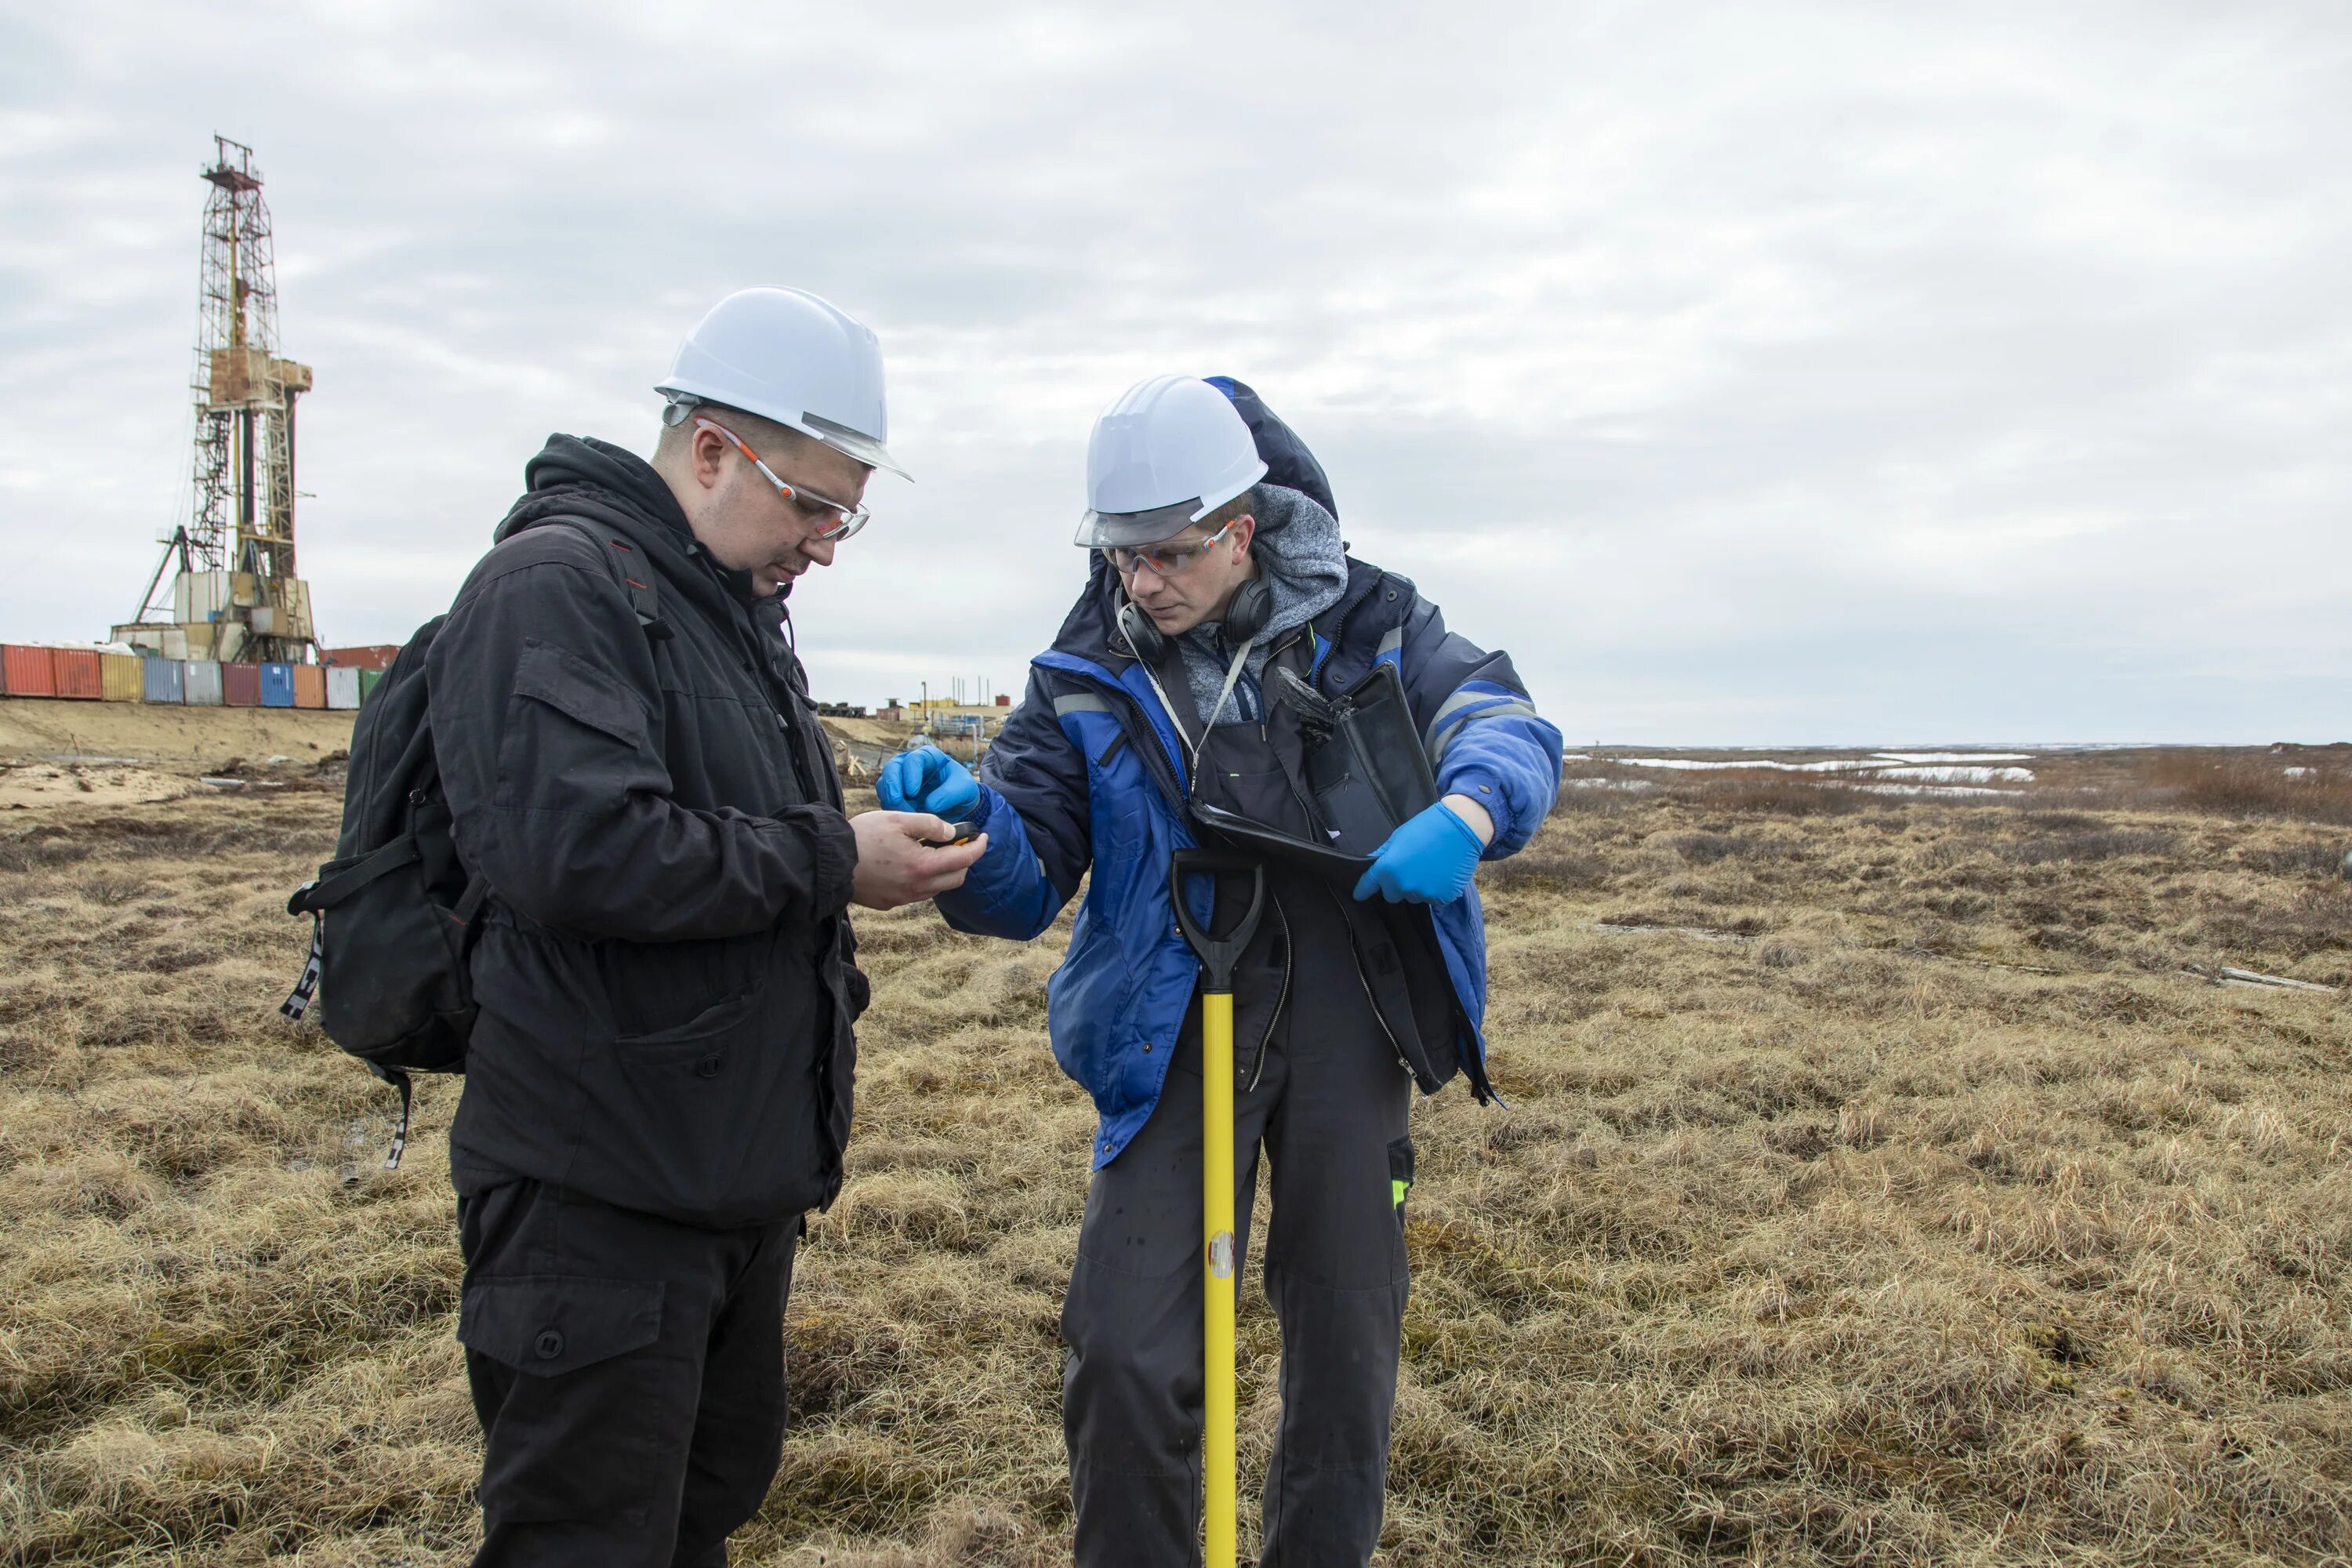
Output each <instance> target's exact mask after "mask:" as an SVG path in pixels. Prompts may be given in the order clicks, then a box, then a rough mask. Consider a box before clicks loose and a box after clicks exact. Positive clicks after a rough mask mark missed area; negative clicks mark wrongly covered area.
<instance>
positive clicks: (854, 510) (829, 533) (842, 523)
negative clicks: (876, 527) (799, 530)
mask: <svg viewBox="0 0 2352 1568" xmlns="http://www.w3.org/2000/svg"><path fill="white" fill-rule="evenodd" d="M695 424H696V425H698V426H700V427H701V428H703V429H705V430H709V431H710V432H712V433H713V434H715V435H719V436H724V437H727V439H729V440H730V441H732V442H734V443H735V449H736V450H737V451H739V452H740V453H742V454H743V455H744V456H745V457H747V458H751V466H752V467H753V468H757V469H759V470H760V472H761V474H762V475H764V476H765V477H766V479H767V481H768V482H769V483H770V484H772V485H773V486H775V487H776V489H777V491H778V492H779V493H780V494H782V496H783V498H784V499H785V500H788V501H792V502H793V503H794V504H795V505H797V506H799V507H800V509H801V510H803V511H804V512H809V513H812V514H814V515H816V516H820V517H821V516H823V515H824V513H826V512H831V513H833V514H834V520H833V521H831V522H829V523H827V524H825V525H824V527H823V528H820V529H818V530H817V531H816V532H815V533H814V535H812V537H813V538H815V539H817V540H819V541H821V542H824V543H828V544H831V543H837V542H840V541H842V540H845V539H847V538H848V537H849V536H850V535H851V534H853V533H856V531H858V530H859V529H861V528H864V527H865V526H866V519H867V518H868V517H869V516H871V515H872V514H871V513H869V512H868V511H866V509H865V508H864V507H862V506H858V507H848V506H844V505H842V504H841V503H840V502H839V501H837V500H826V499H825V498H824V497H823V496H821V495H819V494H817V493H816V492H815V491H814V490H813V489H809V488H808V487H807V486H805V485H792V484H786V483H785V482H784V481H783V480H782V479H778V478H777V477H776V470H775V469H773V468H770V467H768V465H767V464H765V463H763V462H761V460H760V454H759V453H757V452H754V451H753V450H751V447H747V446H745V445H744V444H743V437H740V436H738V435H737V434H735V432H734V431H732V430H730V429H729V428H727V426H724V425H721V424H719V421H717V420H716V419H703V418H697V419H696V420H695Z"/></svg>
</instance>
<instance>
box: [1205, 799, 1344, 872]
mask: <svg viewBox="0 0 2352 1568" xmlns="http://www.w3.org/2000/svg"><path fill="white" fill-rule="evenodd" d="M1192 820H1193V821H1195V822H1197V823H1199V824H1200V825H1201V826H1203V827H1205V828H1207V829H1209V831H1210V832H1212V833H1214V834H1215V835H1217V837H1221V838H1223V839H1225V840H1227V841H1228V842H1230V843H1233V844H1234V845H1236V846H1238V847H1242V848H1244V849H1247V850H1250V851H1251V852H1253V853H1255V854H1258V855H1263V856H1265V857H1266V858H1270V859H1275V860H1281V861H1284V862H1286V863H1287V864H1289V865H1293V866H1297V867H1300V868H1304V869H1306V870H1309V871H1315V872H1318V873H1320V874H1321V875H1323V876H1326V877H1328V878H1330V879H1332V880H1334V881H1345V882H1347V883H1348V884H1349V886H1350V887H1352V886H1354V885H1355V883H1356V881H1357V879H1360V878H1361V877H1362V876H1363V874H1364V873H1365V872H1366V871H1367V870H1369V869H1370V868H1371V864H1372V858H1371V857H1370V855H1350V854H1349V853H1348V852H1347V851H1346V850H1344V849H1330V848H1326V847H1324V846H1322V845H1320V844H1310V843H1308V842H1307V840H1306V839H1303V838H1293V837H1291V836H1290V835H1289V834H1287V833H1280V832H1276V830H1275V829H1273V828H1271V827H1267V826H1265V825H1263V824H1262V823H1255V822H1252V821H1251V820H1250V819H1249V818H1248V817H1246V816H1237V815H1235V814H1234V813H1233V812H1230V811H1227V810H1225V809H1224V808H1223V806H1219V805H1207V804H1205V803H1198V804H1195V805H1193V807H1192Z"/></svg>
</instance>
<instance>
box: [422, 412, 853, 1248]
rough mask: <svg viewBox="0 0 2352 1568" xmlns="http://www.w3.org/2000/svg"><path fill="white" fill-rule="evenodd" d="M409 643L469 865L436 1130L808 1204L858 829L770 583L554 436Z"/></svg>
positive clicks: (627, 1180) (626, 1178)
mask: <svg viewBox="0 0 2352 1568" xmlns="http://www.w3.org/2000/svg"><path fill="white" fill-rule="evenodd" d="M526 479H527V480H528V482H529V486H530V489H529V490H528V491H527V492H526V493H525V494H524V496H523V497H522V498H521V499H520V500H518V501H517V502H516V503H515V505H514V508H513V510H511V511H510V512H509V514H508V516H507V518H506V521H503V522H501V523H500V524H499V528H498V531H497V535H496V537H497V540H498V543H497V545H496V547H495V548H493V549H492V550H491V551H490V552H489V553H488V555H486V556H485V557H483V559H482V561H481V563H479V564H478V566H476V567H475V569H474V572H473V574H472V575H471V576H469V577H468V578H467V581H466V584H465V586H464V587H463V588H462V589H461V590H460V591H459V593H458V595H457V602H456V604H455V605H452V606H451V608H450V611H449V618H448V621H447V623H446V625H445V626H443V627H442V629H441V633H440V635H439V637H436V639H435V641H434V644H433V649H432V657H431V659H430V662H429V664H428V665H427V675H426V678H427V680H428V682H429V687H428V689H429V691H430V693H431V709H432V725H433V742H434V746H435V749H436V753H437V759H438V763H439V766H440V772H441V781H442V787H443V790H444V791H445V793H446V795H447V797H448V801H449V805H450V808H451V811H452V812H453V814H454V815H455V817H456V837H457V849H458V853H459V856H460V858H462V859H463V860H464V861H465V863H466V866H467V869H468V870H469V871H472V872H474V873H477V874H478V875H480V876H482V877H484V878H485V879H487V880H488V884H489V888H490V901H489V903H488V906H487V913H486V915H485V917H484V921H483V923H482V928H481V931H480V934H479V937H478V941H477V943H476V945H475V947H474V949H473V955H472V977H473V987H474V998H475V1001H476V1002H477V1003H478V1005H479V1006H480V1009H481V1012H480V1016H479V1017H478V1020H477V1021H476V1023H475V1025H474V1030H473V1037H472V1040H471V1043H470V1045H469V1047H468V1050H467V1084H466V1091H465V1094H464V1097H463V1099H462V1100H460V1102H459V1105H458V1108H457V1119H456V1122H455V1124H454V1126H453V1128H452V1130H451V1134H450V1168H451V1172H452V1174H453V1176H454V1178H455V1180H456V1182H457V1189H458V1191H459V1192H460V1193H464V1194H474V1193H478V1192H481V1191H485V1190H487V1189H488V1188H489V1187H492V1186H495V1185H498V1184H500V1183H502V1182H507V1181H511V1180H514V1179H515V1178H517V1177H530V1178H532V1179H535V1180H538V1181H541V1182H546V1183H550V1184H554V1185H556V1186H560V1187H564V1188H568V1189H571V1190H573V1191H576V1192H580V1193H583V1194H587V1195H589V1196H591V1197H594V1198H598V1199H601V1200H603V1201H604V1202H606V1203H610V1204H614V1205H619V1206H621V1207H624V1208H629V1209H636V1210H641V1211H644V1212H646V1213H651V1214H655V1215H663V1216H665V1217H667V1218H671V1219H675V1220H679V1221H683V1222H685V1223H688V1224H694V1225H703V1226H743V1225H753V1224H760V1223H764V1222H767V1221H770V1220H773V1219H777V1218H781V1217H783V1216H786V1215H791V1214H793V1213H796V1212H798V1211H801V1210H804V1209H807V1208H811V1207H815V1206H818V1205H822V1204H824V1203H826V1202H829V1201H830V1200H831V1198H832V1196H833V1194H834V1193H835V1191H836V1190H837V1189H838V1187H839V1185H840V1181H841V1152H842V1146H843V1143H844V1142H845V1140H846V1138H847V1136H848V1131H849V1117H850V1091H851V1081H850V1080H851V1073H852V1069H853V1068H854V1065H855V1061H856V1046H855V1043H854V1040H853V1038H852V1036H851V1033H850V1026H851V1024H852V1023H853V1022H854V1021H855V1019H856V1016H857V1014H858V1013H859V1012H860V1011H862V1010H863V1008H864V1007H865V1005H866V994H867V993H866V981H865V977H864V976H863V975H861V974H859V973H858V972H857V969H856V964H855V963H854V955H855V947H854V942H853V939H852V937H851V933H850V928H849V921H848V920H847V919H846V917H845V910H846V908H847V905H848V900H849V893H850V877H851V872H852V871H853V869H854V868H855V867H856V843H855V841H854V839H853V838H852V837H851V834H850V830H849V825H848V822H847V820H846V819H845V817H844V816H843V815H842V810H841V790H840V784H839V783H838V781H837V780H836V779H835V774H834V771H833V753H832V748H831V744H830V742H828V741H827V740H826V739H825V737H824V733H823V731H821V730H820V729H819V727H818V725H817V722H816V721H815V719H814V716H813V715H812V714H811V712H810V710H809V703H808V700H807V685H806V680H805V678H804V677H803V674H802V671H801V667H800V663H799V661H798V659H797V658H795V657H794V656H793V650H792V648H791V647H790V645H789V643H788V641H787V640H786V637H785V635H784V631H785V627H786V626H787V625H788V623H787V621H786V619H785V616H784V605H783V599H782V595H771V596H769V597H767V598H764V599H762V598H758V597H756V596H755V595H754V593H753V590H752V588H751V580H750V577H749V574H744V573H740V572H732V571H729V570H726V569H724V568H721V567H719V565H717V564H716V563H713V562H712V561H711V559H710V558H709V555H708V554H707V553H705V552H703V551H702V549H701V548H700V546H699V545H698V544H697V543H696V542H695V540H694V536H693V533H692V531H691V530H690V529H689V528H688V524H687V521H686V517H685V514H684V513H683V512H681V511H680V510H679V509H678V506H677V500H676V498H675V497H673V496H672V495H671V493H670V490H669V488H668V486H667V484H665V483H664V482H663V480H662V479H661V478H660V476H658V475H657V474H656V473H655V472H654V470H653V469H652V468H650V467H648V466H647V465H646V463H645V462H644V461H643V460H642V459H640V458H636V457H635V456H634V455H632V454H630V453H628V452H626V451H624V450H622V449H621V448H619V447H612V446H608V445H606V444H605V443H604V442H601V441H584V440H578V439H575V438H573V437H568V436H558V437H553V438H551V440H550V441H549V443H548V445H547V447H546V449H545V450H543V451H542V452H541V453H540V455H539V456H538V457H537V458H534V459H533V460H532V461H531V463H530V466H529V468H527V469H526Z"/></svg>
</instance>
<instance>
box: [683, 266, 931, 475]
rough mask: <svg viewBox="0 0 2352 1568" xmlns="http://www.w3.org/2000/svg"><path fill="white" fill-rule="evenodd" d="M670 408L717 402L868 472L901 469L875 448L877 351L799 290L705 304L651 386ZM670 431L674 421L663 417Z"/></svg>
mask: <svg viewBox="0 0 2352 1568" xmlns="http://www.w3.org/2000/svg"><path fill="white" fill-rule="evenodd" d="M654 390H655V391H656V392H658V393H661V394H663V395H666V396H667V397H668V398H669V400H670V404H671V406H672V407H673V408H674V409H678V408H683V407H685V406H686V405H691V404H696V403H723V404H725V405H727V406H728V407H730V408H740V409H741V410H743V411H744V412H745V413H746V414H756V415H758V416H760V417H761V418H762V419H772V420H774V421H775V422H776V423H777V424H779V425H789V426H792V427H793V429H795V430H797V431H799V432H800V433H801V434H802V435H803V436H809V437H814V438H815V439H817V440H819V441H822V442H824V444H825V445H826V446H828V447H832V448H833V449H834V450H835V451H836V452H840V453H843V454H844V455H845V456H847V457H851V458H856V459H857V460H858V461H859V462H861V463H863V464H865V465H866V467H867V468H887V469H889V470H890V471H891V472H892V473H894V474H897V475H898V476H899V477H900V478H901V479H905V478H908V477H910V476H908V473H907V470H906V469H904V468H900V467H899V466H898V459H897V458H893V457H891V456H890V449H889V448H888V447H886V446H884V445H883V442H884V441H885V440H886V439H887V438H888V435H889V422H888V419H887V416H885V415H884V413H883V407H882V345H881V343H880V342H879V341H878V340H877V339H876V337H875V336H874V333H873V331H871V330H870V329H868V328H867V327H866V324H865V323H864V322H862V321H858V320H856V318H855V317H853V316H850V315H847V314H845V313H844V312H843V311H841V310H835V308H834V307H833V306H832V305H831V304H829V303H827V302H826V301H825V300H820V299H818V298H817V297H816V296H815V295H814V294H812V293H810V292H808V291H807V290H806V289H744V290H742V291H741V292H740V293H737V294H730V295H728V296H727V298H725V299H724V300H719V303H717V304H716V305H713V306H712V307H710V313H709V315H707V316H705V317H703V318H702V320H701V321H698V322H696V323H695V326H694V331H690V332H688V333H687V334H686V342H682V343H680V344H678V346H677V359H675V360H673V361H672V362H671V363H670V367H669V376H668V378H667V380H665V381H664V382H662V384H660V385H658V386H656V387H655V388H654ZM666 417H667V418H668V419H669V421H670V422H671V423H673V424H675V423H677V419H678V418H679V417H682V416H681V415H671V416H666Z"/></svg>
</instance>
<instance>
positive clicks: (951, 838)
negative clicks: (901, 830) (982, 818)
mask: <svg viewBox="0 0 2352 1568" xmlns="http://www.w3.org/2000/svg"><path fill="white" fill-rule="evenodd" d="M977 837H980V824H979V823H977V822H959V823H955V824H953V825H951V826H950V827H949V828H948V836H947V837H945V838H926V839H924V840H923V841H922V844H923V847H924V848H926V849H952V848H954V847H956V846H957V845H959V844H969V843H971V841H972V840H973V839H975V838H977Z"/></svg>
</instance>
